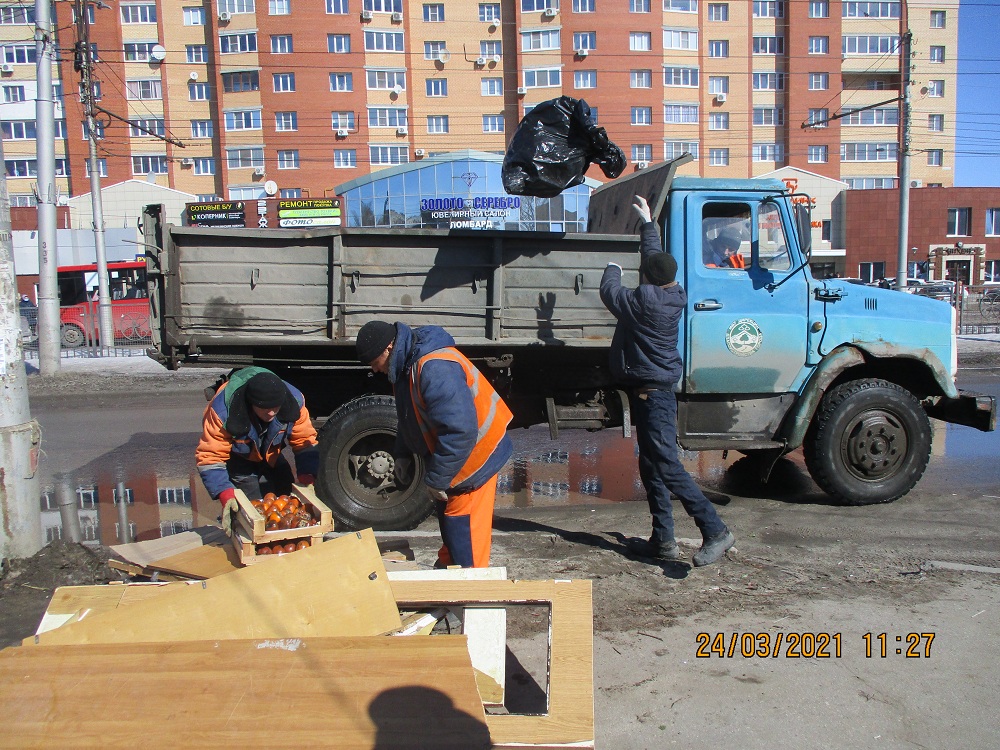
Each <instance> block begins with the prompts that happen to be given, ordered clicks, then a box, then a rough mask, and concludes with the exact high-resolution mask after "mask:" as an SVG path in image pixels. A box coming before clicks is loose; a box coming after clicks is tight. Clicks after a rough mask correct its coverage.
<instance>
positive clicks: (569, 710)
mask: <svg viewBox="0 0 1000 750" xmlns="http://www.w3.org/2000/svg"><path fill="white" fill-rule="evenodd" d="M392 591H393V594H394V596H395V597H396V601H397V602H398V603H399V605H400V606H405V607H411V606H429V605H440V604H445V605H450V604H465V605H466V607H468V606H471V605H476V604H480V605H482V604H486V605H502V604H549V605H550V607H551V610H550V613H551V614H550V625H549V690H548V704H549V706H548V712H547V713H546V714H545V715H543V716H524V715H517V714H507V715H490V716H487V717H486V723H487V724H488V725H489V728H490V736H491V738H492V740H493V743H494V746H495V747H505V746H511V747H515V746H522V745H528V746H531V745H536V746H545V747H568V746H572V747H593V743H594V608H593V601H592V597H591V582H590V581H393V582H392ZM428 640H433V638H431V639H428Z"/></svg>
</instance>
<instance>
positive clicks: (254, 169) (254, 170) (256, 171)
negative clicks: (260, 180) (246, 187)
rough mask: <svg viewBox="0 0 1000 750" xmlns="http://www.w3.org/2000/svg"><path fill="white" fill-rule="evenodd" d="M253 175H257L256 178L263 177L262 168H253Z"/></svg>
mask: <svg viewBox="0 0 1000 750" xmlns="http://www.w3.org/2000/svg"><path fill="white" fill-rule="evenodd" d="M253 173H254V174H255V175H257V176H258V177H263V176H264V167H254V168H253Z"/></svg>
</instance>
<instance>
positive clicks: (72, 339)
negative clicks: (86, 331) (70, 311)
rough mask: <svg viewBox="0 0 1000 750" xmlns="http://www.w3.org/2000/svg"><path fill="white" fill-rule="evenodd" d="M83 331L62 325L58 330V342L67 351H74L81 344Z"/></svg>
mask: <svg viewBox="0 0 1000 750" xmlns="http://www.w3.org/2000/svg"><path fill="white" fill-rule="evenodd" d="M83 338H84V336H83V329H82V328H79V327H77V326H75V325H72V324H70V323H63V325H62V327H61V328H60V329H59V341H60V342H61V343H62V345H63V346H64V347H66V348H67V349H76V348H77V347H78V346H81V345H82V344H83Z"/></svg>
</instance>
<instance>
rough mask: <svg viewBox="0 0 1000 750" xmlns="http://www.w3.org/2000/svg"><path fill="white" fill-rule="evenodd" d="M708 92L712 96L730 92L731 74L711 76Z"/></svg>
mask: <svg viewBox="0 0 1000 750" xmlns="http://www.w3.org/2000/svg"><path fill="white" fill-rule="evenodd" d="M708 93H709V94H711V95H712V96H715V95H716V94H728V93H729V76H709V77H708Z"/></svg>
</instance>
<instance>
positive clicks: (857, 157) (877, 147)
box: [840, 143, 898, 161]
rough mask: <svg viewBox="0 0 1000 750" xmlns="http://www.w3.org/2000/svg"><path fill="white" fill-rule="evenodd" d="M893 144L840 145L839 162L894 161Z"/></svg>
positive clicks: (894, 147) (895, 151)
mask: <svg viewBox="0 0 1000 750" xmlns="http://www.w3.org/2000/svg"><path fill="white" fill-rule="evenodd" d="M897 151H898V145H897V144H895V143H841V144H840V160H841V161H896V154H897Z"/></svg>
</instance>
